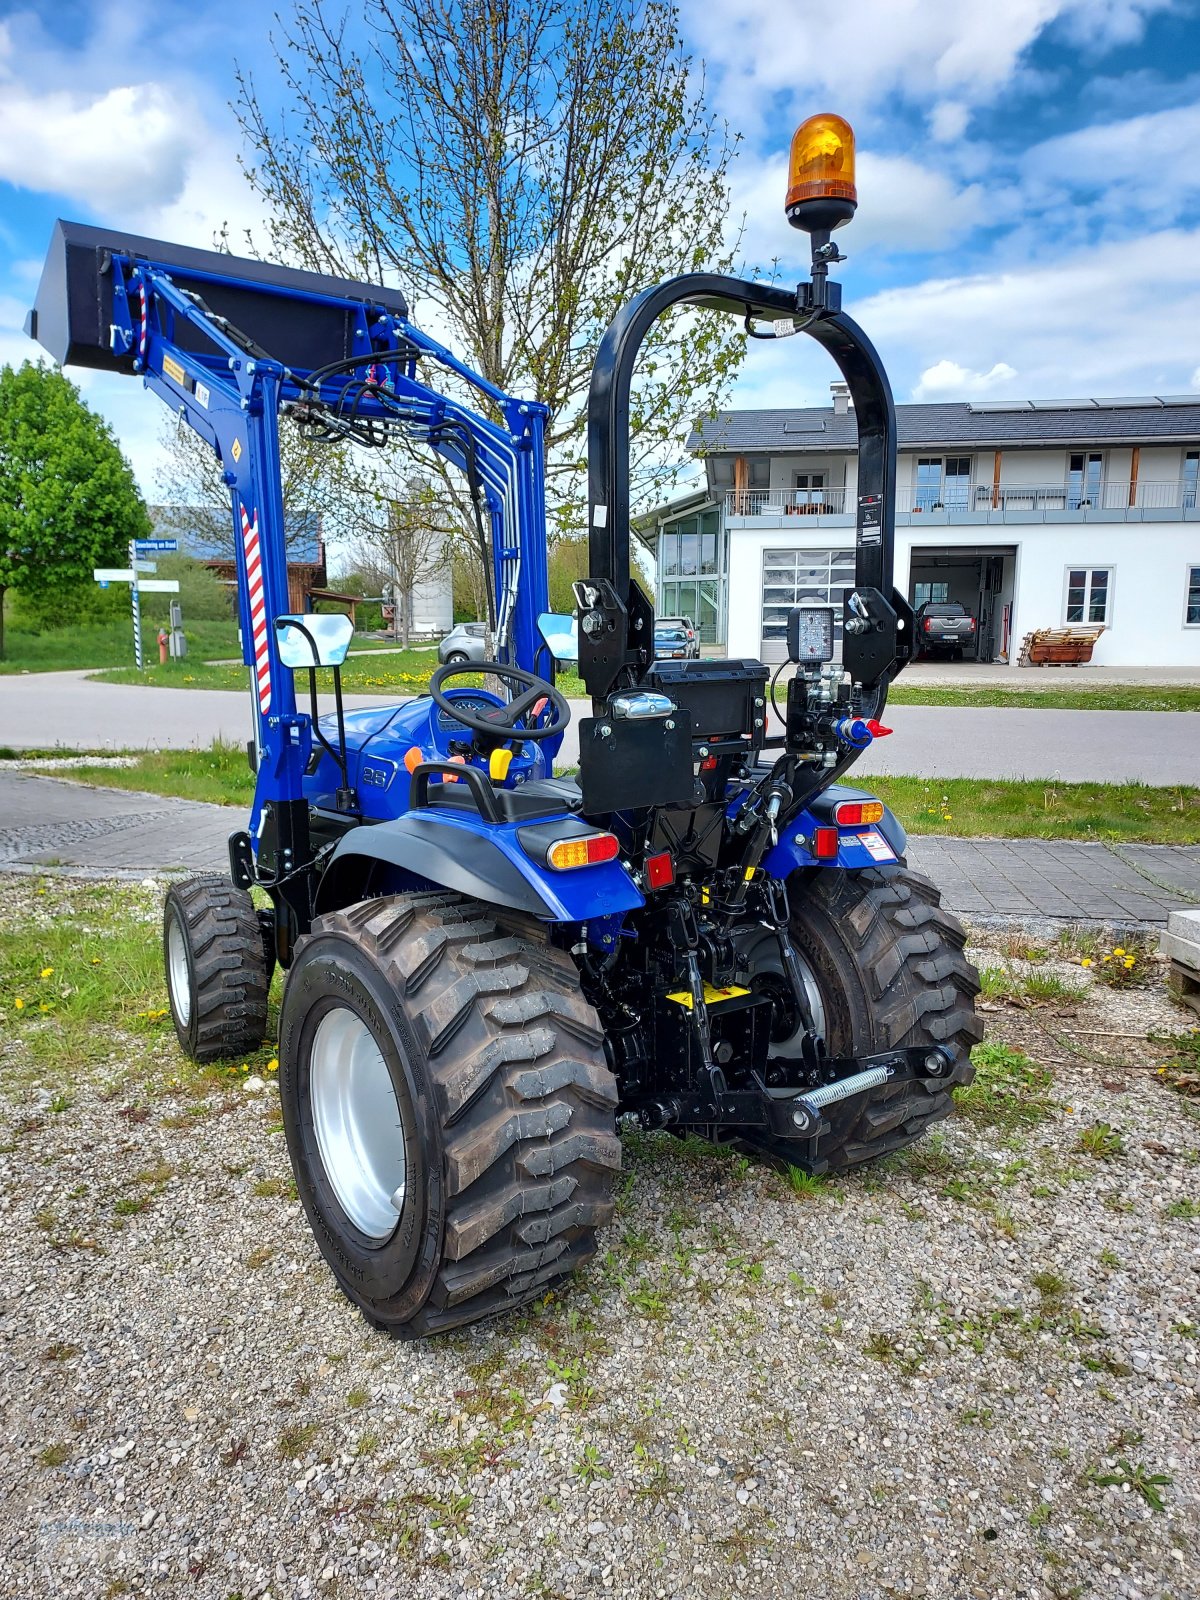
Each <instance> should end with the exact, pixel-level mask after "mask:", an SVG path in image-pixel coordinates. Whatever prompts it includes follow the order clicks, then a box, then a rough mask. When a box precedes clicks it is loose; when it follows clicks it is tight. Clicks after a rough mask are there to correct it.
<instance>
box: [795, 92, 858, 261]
mask: <svg viewBox="0 0 1200 1600" xmlns="http://www.w3.org/2000/svg"><path fill="white" fill-rule="evenodd" d="M857 207H858V191H857V190H856V189H855V187H854V130H853V129H852V128H851V126H850V124H849V123H848V122H847V121H846V120H845V118H844V117H839V116H835V115H834V113H833V112H832V111H819V112H818V113H817V114H816V115H815V116H812V117H808V118H807V119H806V120H805V121H804V122H802V123H801V124H800V126H799V127H798V128H797V129H796V131H795V133H794V134H793V135H792V149H791V155H790V157H789V160H788V190H787V200H786V201H785V203H784V210H785V211H786V213H787V219H788V221H789V222H790V223H791V224H792V226H793V227H794V228H803V229H804V230H805V231H806V232H808V233H822V232H824V233H829V232H832V231H833V229H834V228H840V227H842V226H843V224H844V223H847V222H849V221H850V218H851V217H852V216H853V215H854V213H855V211H856V209H857Z"/></svg>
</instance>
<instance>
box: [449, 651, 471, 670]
mask: <svg viewBox="0 0 1200 1600" xmlns="http://www.w3.org/2000/svg"><path fill="white" fill-rule="evenodd" d="M469 659H470V658H469V657H468V656H467V655H466V654H465V653H464V652H463V651H462V650H451V652H450V654H449V655H448V656H447V657H446V662H445V664H446V666H448V667H461V666H462V665H463V664H464V663H465V662H466V661H468V660H469Z"/></svg>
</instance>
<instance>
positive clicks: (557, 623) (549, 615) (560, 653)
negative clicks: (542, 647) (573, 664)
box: [538, 611, 579, 661]
mask: <svg viewBox="0 0 1200 1600" xmlns="http://www.w3.org/2000/svg"><path fill="white" fill-rule="evenodd" d="M538 632H539V633H540V634H541V636H542V638H543V639H544V640H545V641H546V646H547V648H548V649H549V651H550V654H551V655H552V656H553V657H554V659H555V661H578V660H579V624H578V623H577V622H576V621H575V618H574V617H568V616H567V615H566V614H565V613H564V612H561V611H543V612H542V614H541V616H539V617H538Z"/></svg>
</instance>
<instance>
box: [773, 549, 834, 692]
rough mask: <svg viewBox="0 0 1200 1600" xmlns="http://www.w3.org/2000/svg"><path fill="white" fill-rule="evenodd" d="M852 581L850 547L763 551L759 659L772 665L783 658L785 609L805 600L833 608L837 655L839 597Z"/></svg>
mask: <svg viewBox="0 0 1200 1600" xmlns="http://www.w3.org/2000/svg"><path fill="white" fill-rule="evenodd" d="M853 584H854V551H853V550H766V551H764V552H763V591H762V659H763V660H764V661H766V662H769V663H772V664H774V663H776V662H780V661H783V660H785V659H786V657H787V619H788V612H789V611H790V610H791V609H792V607H793V606H798V605H801V604H802V603H803V602H804V601H817V602H819V603H820V604H821V605H832V606H833V607H835V611H834V623H833V631H834V638H835V640H836V641H837V647H838V653H839V655H840V653H841V637H842V620H841V618H842V597H843V594H844V592H845V590H846V589H848V588H851V587H852V586H853Z"/></svg>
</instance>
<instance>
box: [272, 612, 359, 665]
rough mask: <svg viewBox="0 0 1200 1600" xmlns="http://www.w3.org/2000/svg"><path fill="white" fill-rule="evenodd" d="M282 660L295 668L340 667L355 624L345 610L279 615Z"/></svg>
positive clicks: (276, 635)
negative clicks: (343, 611)
mask: <svg viewBox="0 0 1200 1600" xmlns="http://www.w3.org/2000/svg"><path fill="white" fill-rule="evenodd" d="M275 637H276V641H277V643H278V645H279V659H280V661H282V662H283V664H284V666H285V667H291V668H292V669H293V671H295V670H297V669H299V668H304V667H340V666H341V664H342V662H343V661H345V659H346V652H347V651H348V650H349V648H350V641H351V639H352V638H353V637H354V624H353V623H352V622H351V621H350V618H349V617H347V616H343V615H342V613H341V612H327V613H322V614H318V613H317V612H315V611H309V612H305V614H304V615H303V616H289V617H276V618H275Z"/></svg>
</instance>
